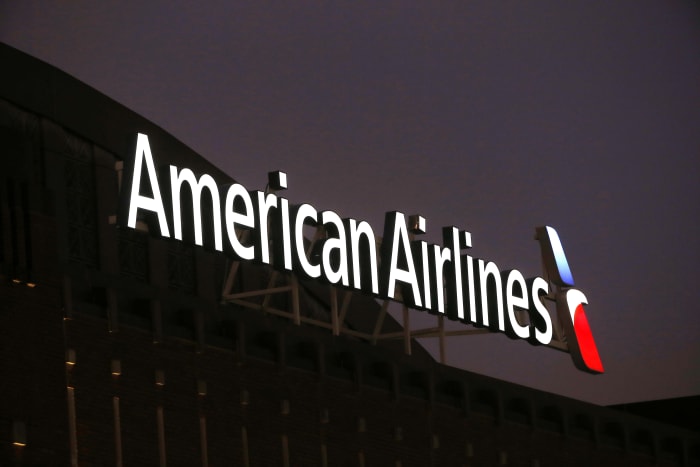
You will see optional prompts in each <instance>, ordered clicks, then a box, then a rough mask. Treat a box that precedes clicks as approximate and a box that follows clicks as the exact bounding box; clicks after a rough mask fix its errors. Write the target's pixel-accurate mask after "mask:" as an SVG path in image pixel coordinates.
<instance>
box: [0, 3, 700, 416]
mask: <svg viewBox="0 0 700 467" xmlns="http://www.w3.org/2000/svg"><path fill="white" fill-rule="evenodd" d="M124 3H127V5H124ZM232 3H235V4H234V5H232ZM290 3H291V2H288V3H285V4H283V5H280V4H277V3H275V4H270V5H265V4H264V2H257V1H248V2H229V1H223V0H219V1H213V2H207V6H200V5H198V4H197V2H186V1H168V2H165V1H155V2H148V3H147V4H145V5H143V4H141V2H120V1H111V0H110V1H103V2H71V3H66V2H58V1H48V2H36V1H22V2H3V3H2V5H1V6H0V41H2V42H5V43H7V44H9V45H11V46H14V47H16V48H18V49H20V50H22V51H25V52H27V53H29V54H31V55H33V56H35V57H37V58H39V59H42V60H44V61H46V62H48V63H50V64H52V65H54V66H56V67H58V68H60V69H62V70H64V71H66V72H67V73H69V74H71V75H73V76H75V77H77V78H78V79H80V80H82V81H84V82H86V83H87V84H89V85H91V86H93V87H95V88H96V89H98V90H100V91H101V92H103V93H105V94H106V95H108V96H110V97H112V98H113V99H115V100H116V101H118V102H120V103H122V104H124V105H125V106H127V107H129V108H131V109H133V110H134V111H136V112H138V113H140V114H142V115H143V116H145V117H146V118H148V119H150V120H152V121H153V122H155V123H156V124H158V125H160V126H162V127H163V128H164V129H166V130H167V131H168V132H170V133H171V134H173V135H174V136H175V137H176V138H178V139H180V140H181V141H183V142H184V143H185V144H187V145H189V146H190V147H192V148H193V149H194V150H196V151H197V152H199V153H200V154H201V155H202V156H204V157H205V158H206V159H209V160H210V161H212V162H213V163H214V164H216V165H217V166H219V167H220V168H222V169H223V170H224V171H225V172H226V173H228V174H230V175H231V176H232V177H234V178H235V179H236V180H238V181H239V182H241V183H242V184H243V185H245V186H246V187H247V188H249V189H262V188H263V187H264V184H265V181H266V174H267V172H268V171H271V170H284V171H286V172H287V174H288V177H289V186H290V188H289V190H287V192H286V194H285V197H287V198H289V199H290V201H291V202H293V203H301V202H308V203H310V204H312V205H313V206H315V207H316V208H318V209H319V210H322V209H330V210H333V211H335V212H337V213H339V214H340V215H341V216H343V217H354V218H358V219H365V220H367V221H369V222H370V223H371V224H372V226H373V227H374V229H375V232H377V233H380V232H381V230H382V228H383V220H384V213H385V212H386V211H392V210H399V211H402V212H405V213H407V214H413V213H419V214H422V215H423V216H424V217H426V218H427V221H428V224H427V227H428V233H427V235H426V236H425V237H424V238H425V239H427V240H429V241H432V242H436V243H441V238H440V230H441V227H442V226H447V225H456V226H458V227H460V228H463V229H466V230H469V231H470V232H471V233H472V243H473V248H472V250H471V254H473V255H474V256H478V257H481V258H485V259H488V260H491V261H494V262H496V263H497V264H498V266H499V267H500V268H501V269H511V268H517V269H520V270H521V271H522V272H523V273H524V274H525V275H526V276H533V275H539V274H541V270H540V259H539V247H538V244H537V243H536V242H535V241H533V235H534V229H535V227H536V226H538V225H543V224H549V225H553V226H554V227H556V228H557V230H558V231H559V235H560V236H561V239H562V242H563V245H564V248H565V250H566V253H567V255H568V259H569V263H570V265H571V269H572V272H573V275H574V278H575V280H576V285H577V286H578V287H579V288H580V289H582V290H583V291H584V292H585V294H586V296H587V297H588V300H589V305H588V307H587V314H588V319H589V322H590V324H591V327H592V329H593V333H594V336H595V338H596V341H597V343H598V348H599V351H600V354H601V357H602V359H603V364H604V365H605V368H606V374H604V375H600V376H591V375H588V374H585V373H581V372H579V371H578V370H576V369H575V368H574V366H573V364H572V363H571V360H570V358H569V356H568V355H566V354H563V353H561V352H557V351H554V350H552V349H548V348H535V347H531V346H530V345H528V344H527V343H525V342H523V341H511V340H509V339H508V338H506V337H505V336H504V335H502V334H491V335H481V336H469V337H461V338H452V339H451V340H450V341H448V349H447V354H448V359H449V363H450V364H451V365H454V366H458V367H462V368H466V369H468V370H471V371H475V372H479V373H483V374H487V375H490V376H494V377H498V378H502V379H506V380H509V381H513V382H516V383H520V384H524V385H526V386H531V387H535V388H538V389H543V390H546V391H551V392H555V393H559V394H563V395H566V396H570V397H574V398H577V399H582V400H586V401H591V402H595V403H600V404H612V403H621V402H632V401H640V400H649V399H658V398H666V397H677V396H686V395H697V394H700V316H699V315H700V306H699V305H698V303H700V292H699V290H700V287H698V277H700V267H699V266H698V264H699V263H700V209H699V208H700V183H699V181H700V7H699V6H698V4H697V3H693V2H690V1H681V0H677V1H661V0H657V1H652V0H619V1H614V2H610V1H577V0H573V1H567V2H561V1H559V0H551V1H544V0H542V1H528V2H512V1H501V2H494V1H491V0H469V1H454V2H440V3H437V2H416V1H405V2H398V1H385V2H374V1H372V2H369V1H367V2H365V1H360V2H311V1H301V2H294V6H291V5H290ZM155 157H156V160H157V159H158V154H156V155H155ZM162 157H167V156H166V155H163V156H162ZM412 320H413V323H414V324H415V326H422V325H426V326H432V325H433V324H434V318H432V317H429V316H427V315H424V314H422V313H420V312H413V314H412ZM461 326H462V325H456V327H457V328H460V327H461ZM424 343H425V344H426V346H427V347H428V348H429V349H431V350H434V349H436V344H437V342H435V341H426V342H424Z"/></svg>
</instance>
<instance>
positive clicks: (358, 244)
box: [119, 134, 603, 373]
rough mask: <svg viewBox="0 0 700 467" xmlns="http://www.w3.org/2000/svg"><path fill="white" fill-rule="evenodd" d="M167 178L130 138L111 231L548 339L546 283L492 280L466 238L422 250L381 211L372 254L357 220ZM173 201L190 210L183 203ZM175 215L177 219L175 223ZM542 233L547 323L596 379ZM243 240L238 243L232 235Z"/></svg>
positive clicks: (513, 273) (495, 275) (190, 176)
mask: <svg viewBox="0 0 700 467" xmlns="http://www.w3.org/2000/svg"><path fill="white" fill-rule="evenodd" d="M167 174H168V176H169V182H170V186H169V190H166V191H164V192H162V191H161V188H160V183H159V177H158V172H157V170H156V167H155V163H154V161H153V154H152V153H151V148H150V144H149V141H148V137H147V136H146V135H144V134H139V135H138V138H137V142H136V152H135V156H134V159H133V161H126V164H125V168H124V176H123V180H124V181H125V182H124V184H123V186H122V190H121V193H122V195H121V201H122V203H121V209H120V213H119V223H120V225H121V226H123V227H128V228H132V229H133V228H135V227H136V221H137V219H138V218H139V217H141V218H144V219H145V220H147V221H148V222H149V224H150V228H149V230H150V231H151V232H153V233H157V234H159V235H160V236H162V237H167V238H174V239H177V240H183V236H184V235H183V229H187V230H188V235H187V236H188V237H191V239H192V241H193V242H194V244H196V245H199V246H204V247H206V248H210V249H213V250H216V251H220V252H225V253H227V254H229V255H231V256H232V257H234V258H236V259H238V260H246V261H256V262H258V263H261V264H267V265H271V266H273V267H275V268H277V269H280V270H286V271H290V272H294V273H296V274H301V275H303V276H306V277H308V278H311V279H317V280H321V281H324V282H326V283H328V284H333V285H337V286H342V287H345V288H348V289H354V290H357V291H361V292H364V293H367V294H371V295H373V296H375V297H378V298H382V299H391V300H397V301H402V302H403V303H405V304H406V305H408V306H410V307H412V308H415V309H418V310H424V311H427V312H429V313H432V314H435V315H444V316H446V317H448V318H449V319H451V320H455V321H461V322H463V323H465V324H472V325H475V326H478V327H485V328H488V329H490V330H493V331H497V332H503V333H505V334H506V335H508V336H509V337H511V338H514V339H525V340H527V341H529V342H530V343H532V344H543V345H547V344H549V343H550V342H551V340H552V335H553V324H552V319H551V317H550V315H549V312H548V311H547V308H546V307H545V305H544V303H543V297H544V296H549V295H550V282H549V281H547V280H545V279H543V278H541V277H534V278H525V277H524V276H523V274H522V273H521V272H520V271H518V270H516V269H510V270H505V271H502V270H501V269H500V268H499V267H498V266H497V265H496V264H495V263H494V262H492V261H487V260H484V259H480V258H476V257H473V256H471V255H469V254H468V253H466V254H465V253H463V252H465V251H467V250H469V249H470V248H471V247H472V240H471V234H470V233H469V232H467V231H463V230H460V229H458V228H457V227H445V228H443V231H442V233H443V245H435V244H429V243H427V242H425V241H421V240H416V239H414V238H413V235H412V234H416V233H425V231H426V220H425V218H423V217H421V216H411V217H410V218H407V216H406V215H405V214H403V213H401V212H397V211H393V212H389V213H387V214H386V217H385V224H384V232H383V240H382V244H381V248H380V249H379V251H377V246H376V242H375V234H374V230H373V229H372V226H371V225H370V224H369V223H367V222H366V221H358V220H356V219H351V218H341V217H340V216H339V215H338V214H336V213H335V212H333V211H321V212H319V211H318V210H316V208H314V207H313V206H312V205H310V204H300V205H290V203H289V201H288V200H287V199H285V198H282V197H280V196H278V195H276V194H275V193H267V192H262V191H248V190H247V189H246V188H245V187H243V186H242V185H240V184H238V183H233V184H230V185H223V186H219V185H217V184H216V182H215V180H214V179H213V178H212V177H211V176H210V175H207V174H203V175H200V176H199V177H197V176H196V175H195V174H194V173H193V172H192V170H190V169H188V168H183V169H180V168H178V167H176V166H172V165H171V166H169V169H168V171H167ZM274 175H275V179H274V180H273V183H272V184H273V185H274V186H273V188H274V189H276V190H283V189H285V188H287V177H286V174H284V173H282V172H276V173H274ZM185 186H187V189H186V190H183V188H184V187H185ZM185 197H186V198H187V199H188V200H189V199H191V205H190V204H187V203H186V202H184V203H183V200H184V198H185ZM164 198H165V199H164ZM184 201H187V200H184ZM166 204H169V205H170V206H169V209H168V210H166ZM183 209H184V210H187V213H188V215H185V216H183ZM203 211H207V212H206V213H205V212H203ZM183 217H184V218H185V219H187V220H183ZM188 221H189V223H188ZM307 225H310V226H322V227H323V229H324V231H325V232H326V236H325V238H324V239H322V241H320V242H318V243H317V244H315V245H314V248H313V251H311V252H307V249H308V245H307V243H306V241H305V237H304V226H307ZM542 229H544V230H542ZM542 229H538V238H539V240H540V244H541V246H542V251H543V255H544V257H545V259H546V261H545V263H546V267H547V271H548V275H549V276H550V277H549V279H550V280H551V281H552V282H554V284H555V286H556V288H557V293H556V295H557V309H558V310H560V311H559V312H558V316H559V320H560V321H562V323H563V325H564V327H565V331H566V333H567V338H568V341H569V344H570V345H569V348H570V351H571V353H572V355H573V359H574V363H575V364H576V366H577V367H578V368H580V369H582V370H585V371H589V372H592V373H602V371H603V367H602V364H600V358H598V353H597V350H596V348H595V343H594V341H593V337H592V334H591V332H590V328H589V327H588V322H587V320H586V316H585V313H584V311H583V305H584V304H586V303H587V302H586V298H585V296H584V295H583V293H582V292H580V291H579V290H577V289H572V288H571V286H573V279H572V277H571V272H570V270H569V267H568V263H567V261H566V256H565V255H564V250H563V248H562V246H561V242H560V241H559V237H558V235H557V234H556V231H555V230H554V229H552V228H551V227H545V228H542ZM245 231H247V232H248V234H247V235H241V234H242V233H243V232H245ZM188 239H189V238H188ZM244 239H245V240H244ZM548 258H549V259H551V260H548ZM560 302H561V304H560ZM562 309H565V310H567V312H566V313H562V312H561V310H562ZM523 314H524V315H526V316H527V319H524V318H523V317H522V315H523ZM569 324H570V325H569ZM572 341H576V342H573V343H572ZM591 349H592V350H591Z"/></svg>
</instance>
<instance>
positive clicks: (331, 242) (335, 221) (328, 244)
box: [321, 211, 349, 286]
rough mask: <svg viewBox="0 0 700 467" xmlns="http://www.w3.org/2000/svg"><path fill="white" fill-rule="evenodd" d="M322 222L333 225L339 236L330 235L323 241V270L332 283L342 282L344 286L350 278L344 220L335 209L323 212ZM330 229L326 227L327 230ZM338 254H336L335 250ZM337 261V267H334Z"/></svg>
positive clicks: (325, 224)
mask: <svg viewBox="0 0 700 467" xmlns="http://www.w3.org/2000/svg"><path fill="white" fill-rule="evenodd" d="M321 223H322V224H323V225H324V226H333V228H334V229H332V230H335V231H336V233H337V235H338V236H337V237H329V238H327V239H326V240H325V241H324V242H323V254H322V264H323V272H324V274H325V276H326V280H328V282H330V283H331V284H337V283H338V282H340V283H342V284H343V285H344V286H347V285H348V284H349V280H348V251H347V244H346V241H345V228H344V227H343V220H342V219H341V218H340V216H338V214H336V213H334V212H333V211H324V212H322V213H321ZM329 230H331V229H329V228H328V227H326V231H327V232H328V231H329ZM333 250H335V251H336V254H335V255H334V254H333V253H334V251H333ZM334 263H336V266H337V269H336V268H334Z"/></svg>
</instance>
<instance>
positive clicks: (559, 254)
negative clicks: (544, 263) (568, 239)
mask: <svg viewBox="0 0 700 467" xmlns="http://www.w3.org/2000/svg"><path fill="white" fill-rule="evenodd" d="M547 235H548V236H549V243H550V244H551V245H552V253H553V254H554V261H555V262H556V263H557V269H558V270H559V277H560V278H561V280H562V282H564V285H569V286H572V285H574V277H573V276H572V275H571V269H570V268H569V262H568V261H567V260H566V254H564V247H563V246H562V245H561V240H559V234H558V233H557V231H556V230H554V228H552V227H549V226H547Z"/></svg>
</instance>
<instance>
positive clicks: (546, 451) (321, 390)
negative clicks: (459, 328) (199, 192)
mask: <svg viewBox="0 0 700 467" xmlns="http://www.w3.org/2000/svg"><path fill="white" fill-rule="evenodd" d="M0 56H1V63H3V64H4V66H3V69H4V70H5V71H4V72H3V73H2V74H0V144H1V146H0V147H1V148H2V149H1V150H2V157H1V158H0V167H1V169H0V323H2V325H0V342H2V352H1V353H0V465H26V466H78V465H80V466H104V465H115V466H142V465H154V466H193V465H201V466H224V465H227V466H228V465H236V466H280V465H281V466H308V465H318V466H365V465H374V466H491V465H513V466H523V467H525V466H527V467H535V466H560V465H567V466H591V465H601V466H607V465H610V466H644V465H650V466H651V465H659V466H679V465H700V435H699V434H698V433H697V432H693V431H689V430H684V429H680V428H676V427H673V426H671V425H667V424H662V423H657V422H653V421H650V420H647V419H644V418H639V417H634V416H632V415H628V414H624V413H621V412H619V411H615V410H612V409H608V408H604V407H599V406H595V405H592V404H588V403H584V402H580V401H575V400H571V399H567V398H564V397H560V396H556V395H553V394H548V393H545V392H541V391H536V390H533V389H529V388H525V387H521V386H518V385H514V384H510V383H506V382H503V381H499V380H495V379H492V378H488V377H485V376H482V375H477V374H473V373H470V372H467V371H463V370H459V369H455V368H451V367H448V366H445V365H441V364H439V363H437V362H435V361H434V360H433V359H432V358H431V357H430V356H429V355H428V354H427V353H426V352H425V351H424V350H422V349H421V348H420V346H419V345H417V344H416V343H415V342H411V343H410V349H411V351H410V352H406V344H405V342H404V343H401V342H399V341H391V340H383V339H372V338H371V336H372V335H374V336H375V337H376V336H377V335H379V333H380V332H381V334H386V335H389V334H391V333H399V334H400V333H401V327H400V326H399V325H398V324H397V323H395V322H394V321H393V320H392V319H391V318H390V317H389V316H386V318H384V316H385V313H384V312H385V310H382V309H381V307H380V305H378V304H377V303H376V302H375V301H374V300H373V299H371V298H368V297H366V296H363V295H361V294H359V293H352V294H351V293H348V292H347V291H336V290H334V289H332V288H329V287H325V286H323V285H319V284H314V283H310V282H308V281H304V280H301V279H299V278H296V277H294V276H291V275H290V274H282V273H279V272H278V271H274V270H272V269H271V268H269V267H264V266H261V265H255V264H246V263H235V262H233V261H232V260H231V259H230V258H229V257H227V256H226V255H224V254H221V253H216V252H213V251H211V250H209V249H205V248H200V247H195V246H192V245H188V244H185V243H182V242H177V241H171V240H166V239H160V238H156V237H155V236H152V235H149V234H148V233H147V232H146V230H147V228H146V227H142V228H139V229H136V230H131V229H120V228H118V227H117V224H116V214H117V211H118V199H119V196H118V194H119V189H120V183H121V176H122V172H121V170H122V167H123V164H122V162H123V160H124V159H125V158H127V157H131V155H132V154H133V153H132V152H130V151H132V150H133V145H134V140H135V137H136V134H137V133H139V132H140V133H148V134H149V137H150V138H151V144H152V147H153V149H154V151H155V152H157V153H158V154H160V155H163V157H166V158H167V162H168V163H171V164H175V165H178V166H186V167H190V168H192V169H193V170H195V171H200V173H204V172H206V173H208V174H211V175H212V176H214V177H215V178H216V179H217V182H219V183H225V182H230V177H228V176H226V175H225V174H223V173H222V172H221V171H219V170H218V169H216V168H215V167H214V166H212V165H211V164H209V163H208V162H207V161H205V160H204V159H203V158H201V157H200V156H198V155H197V154H195V153H194V152H193V151H192V150H190V149H189V148H187V147H186V146H184V145H183V144H182V143H180V142H179V141H177V140H176V139H175V138H173V137H172V136H171V135H168V134H167V133H166V132H164V131H163V130H162V129H160V128H158V127H157V126H155V125H154V124H152V123H150V122H148V121H146V120H145V119H143V118H142V117H140V116H138V115H136V114H134V113H133V112H131V111H129V110H128V109H126V108H124V107H122V106H121V105H119V104H118V103H116V102H114V101H112V100H110V99H109V98H107V97H106V96H104V95H101V94H100V93H98V92H97V91H95V90H93V89H91V88H89V87H88V86H86V85H84V84H82V83H80V82H78V81H77V80H75V79H73V78H71V77H70V76H68V75H66V74H64V73H62V72H61V71H59V70H56V69H55V68H52V67H51V66H49V65H47V64H44V63H41V62H39V61H37V60H35V59H33V58H31V57H29V56H26V55H24V54H23V53H21V52H19V51H17V50H14V49H12V48H10V47H7V46H4V45H1V46H0ZM222 290H224V291H227V293H228V295H226V296H223V295H222ZM336 294H342V297H343V298H342V300H341V301H340V302H339V301H338V300H337V297H336ZM339 303H342V306H340V307H339V306H338V304H339ZM337 308H340V310H339V309H337ZM379 314H382V320H377V318H376V317H377V316H378V315H379ZM340 329H342V330H343V331H344V332H342V333H341V332H335V331H339V330H340ZM368 336H369V337H368ZM409 353H410V355H409Z"/></svg>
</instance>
